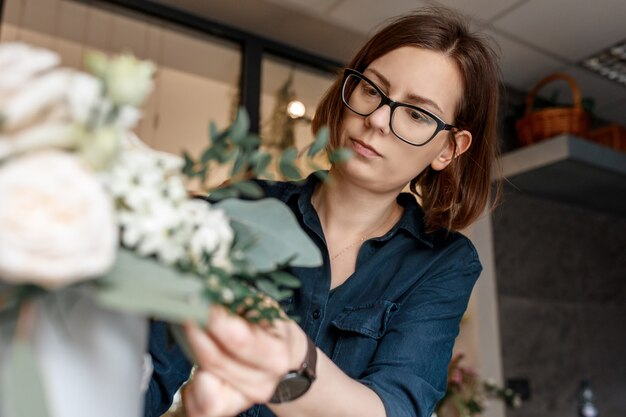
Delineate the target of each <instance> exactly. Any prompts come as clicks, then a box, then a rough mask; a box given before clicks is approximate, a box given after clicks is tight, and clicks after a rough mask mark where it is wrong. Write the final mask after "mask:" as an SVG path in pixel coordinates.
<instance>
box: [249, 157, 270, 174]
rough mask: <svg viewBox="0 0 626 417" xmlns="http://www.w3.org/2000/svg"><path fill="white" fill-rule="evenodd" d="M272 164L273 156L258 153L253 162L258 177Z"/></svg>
mask: <svg viewBox="0 0 626 417" xmlns="http://www.w3.org/2000/svg"><path fill="white" fill-rule="evenodd" d="M271 162H272V155H270V154H269V153H267V152H261V151H257V153H256V154H255V155H254V157H253V158H252V160H251V163H252V165H253V168H254V173H255V174H256V175H261V174H264V173H265V171H266V170H267V167H268V166H269V165H270V163H271Z"/></svg>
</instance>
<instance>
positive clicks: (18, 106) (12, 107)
mask: <svg viewBox="0 0 626 417" xmlns="http://www.w3.org/2000/svg"><path fill="white" fill-rule="evenodd" d="M71 77H72V71H71V70H66V69H58V70H54V71H50V72H48V73H46V74H43V75H42V76H40V77H37V78H35V79H33V80H30V81H29V82H28V83H26V84H25V85H23V86H22V87H21V88H20V89H19V90H18V91H16V92H15V93H14V94H12V95H11V96H9V97H8V99H5V100H3V104H2V109H1V113H2V117H3V124H2V126H3V129H5V130H14V129H17V128H19V127H21V126H24V125H26V124H31V123H32V122H33V119H36V118H38V117H40V116H41V115H42V114H43V113H44V112H45V111H47V110H48V109H50V108H51V107H53V106H55V105H57V104H58V103H60V102H61V100H62V99H63V98H64V97H65V95H66V94H67V91H68V88H69V85H70V80H71ZM61 116H63V114H61Z"/></svg>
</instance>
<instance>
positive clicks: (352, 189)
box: [311, 169, 402, 238]
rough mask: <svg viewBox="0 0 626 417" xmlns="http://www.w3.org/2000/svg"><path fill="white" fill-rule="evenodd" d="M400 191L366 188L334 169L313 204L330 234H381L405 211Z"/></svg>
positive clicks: (315, 196) (315, 195) (323, 226)
mask: <svg viewBox="0 0 626 417" xmlns="http://www.w3.org/2000/svg"><path fill="white" fill-rule="evenodd" d="M398 193H399V191H398V192H396V191H390V192H388V193H379V192H374V191H371V190H367V189H365V188H363V187H359V186H357V185H356V184H354V183H351V182H350V181H349V180H347V179H346V178H344V177H343V176H342V175H341V173H340V172H338V171H337V170H333V169H331V171H330V173H329V180H328V181H327V182H324V183H321V184H320V186H319V187H318V188H317V189H316V190H315V192H314V194H313V197H312V199H311V203H312V204H313V206H314V207H315V210H316V211H317V214H318V216H319V218H320V221H321V223H322V228H323V229H324V233H325V234H327V235H328V234H331V235H333V234H340V233H341V234H344V235H352V236H361V235H367V234H374V235H378V234H381V233H385V232H386V231H387V230H388V229H389V228H391V226H393V224H394V223H395V222H396V221H397V220H398V219H399V217H400V215H401V213H402V209H401V207H400V206H399V205H398V204H397V202H396V198H397V196H398ZM389 220H393V223H391V224H389V223H390V222H389ZM379 229H380V230H379ZM383 229H384V230H383ZM370 237H373V236H368V238H370Z"/></svg>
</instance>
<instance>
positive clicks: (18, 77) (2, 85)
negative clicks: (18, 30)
mask: <svg viewBox="0 0 626 417" xmlns="http://www.w3.org/2000/svg"><path fill="white" fill-rule="evenodd" d="M60 61H61V59H60V58H59V55H58V54H57V53H55V52H52V51H49V50H47V49H42V48H36V47H32V46H29V45H26V44H24V43H19V42H10V43H3V44H0V74H2V77H0V91H3V90H4V91H6V90H11V89H14V88H17V87H19V86H20V85H22V84H23V83H24V82H26V81H27V80H28V79H29V78H31V77H33V76H34V75H36V74H38V73H40V72H43V71H46V70H48V69H51V68H53V67H56V66H57V65H58V64H59V62H60Z"/></svg>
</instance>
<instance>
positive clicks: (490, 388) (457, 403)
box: [435, 353, 521, 417]
mask: <svg viewBox="0 0 626 417" xmlns="http://www.w3.org/2000/svg"><path fill="white" fill-rule="evenodd" d="M463 357H464V355H463V354H462V353H459V354H456V355H455V356H454V357H453V358H452V360H451V361H450V365H449V367H448V390H447V391H446V395H445V396H444V397H443V399H442V400H441V401H440V402H439V403H438V404H437V407H436V408H435V411H436V415H437V417H471V416H475V415H477V414H480V413H482V412H483V411H484V410H485V408H486V405H487V399H488V398H498V399H501V400H503V401H504V402H505V404H506V405H507V406H508V407H513V408H517V407H519V406H520V405H521V398H520V396H519V394H517V393H515V392H513V390H511V389H509V388H502V387H499V386H498V385H497V384H496V383H495V382H494V381H492V380H484V381H483V380H482V379H481V378H480V375H479V374H478V372H476V370H474V369H472V368H470V367H465V366H461V364H460V362H461V360H462V359H463Z"/></svg>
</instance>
